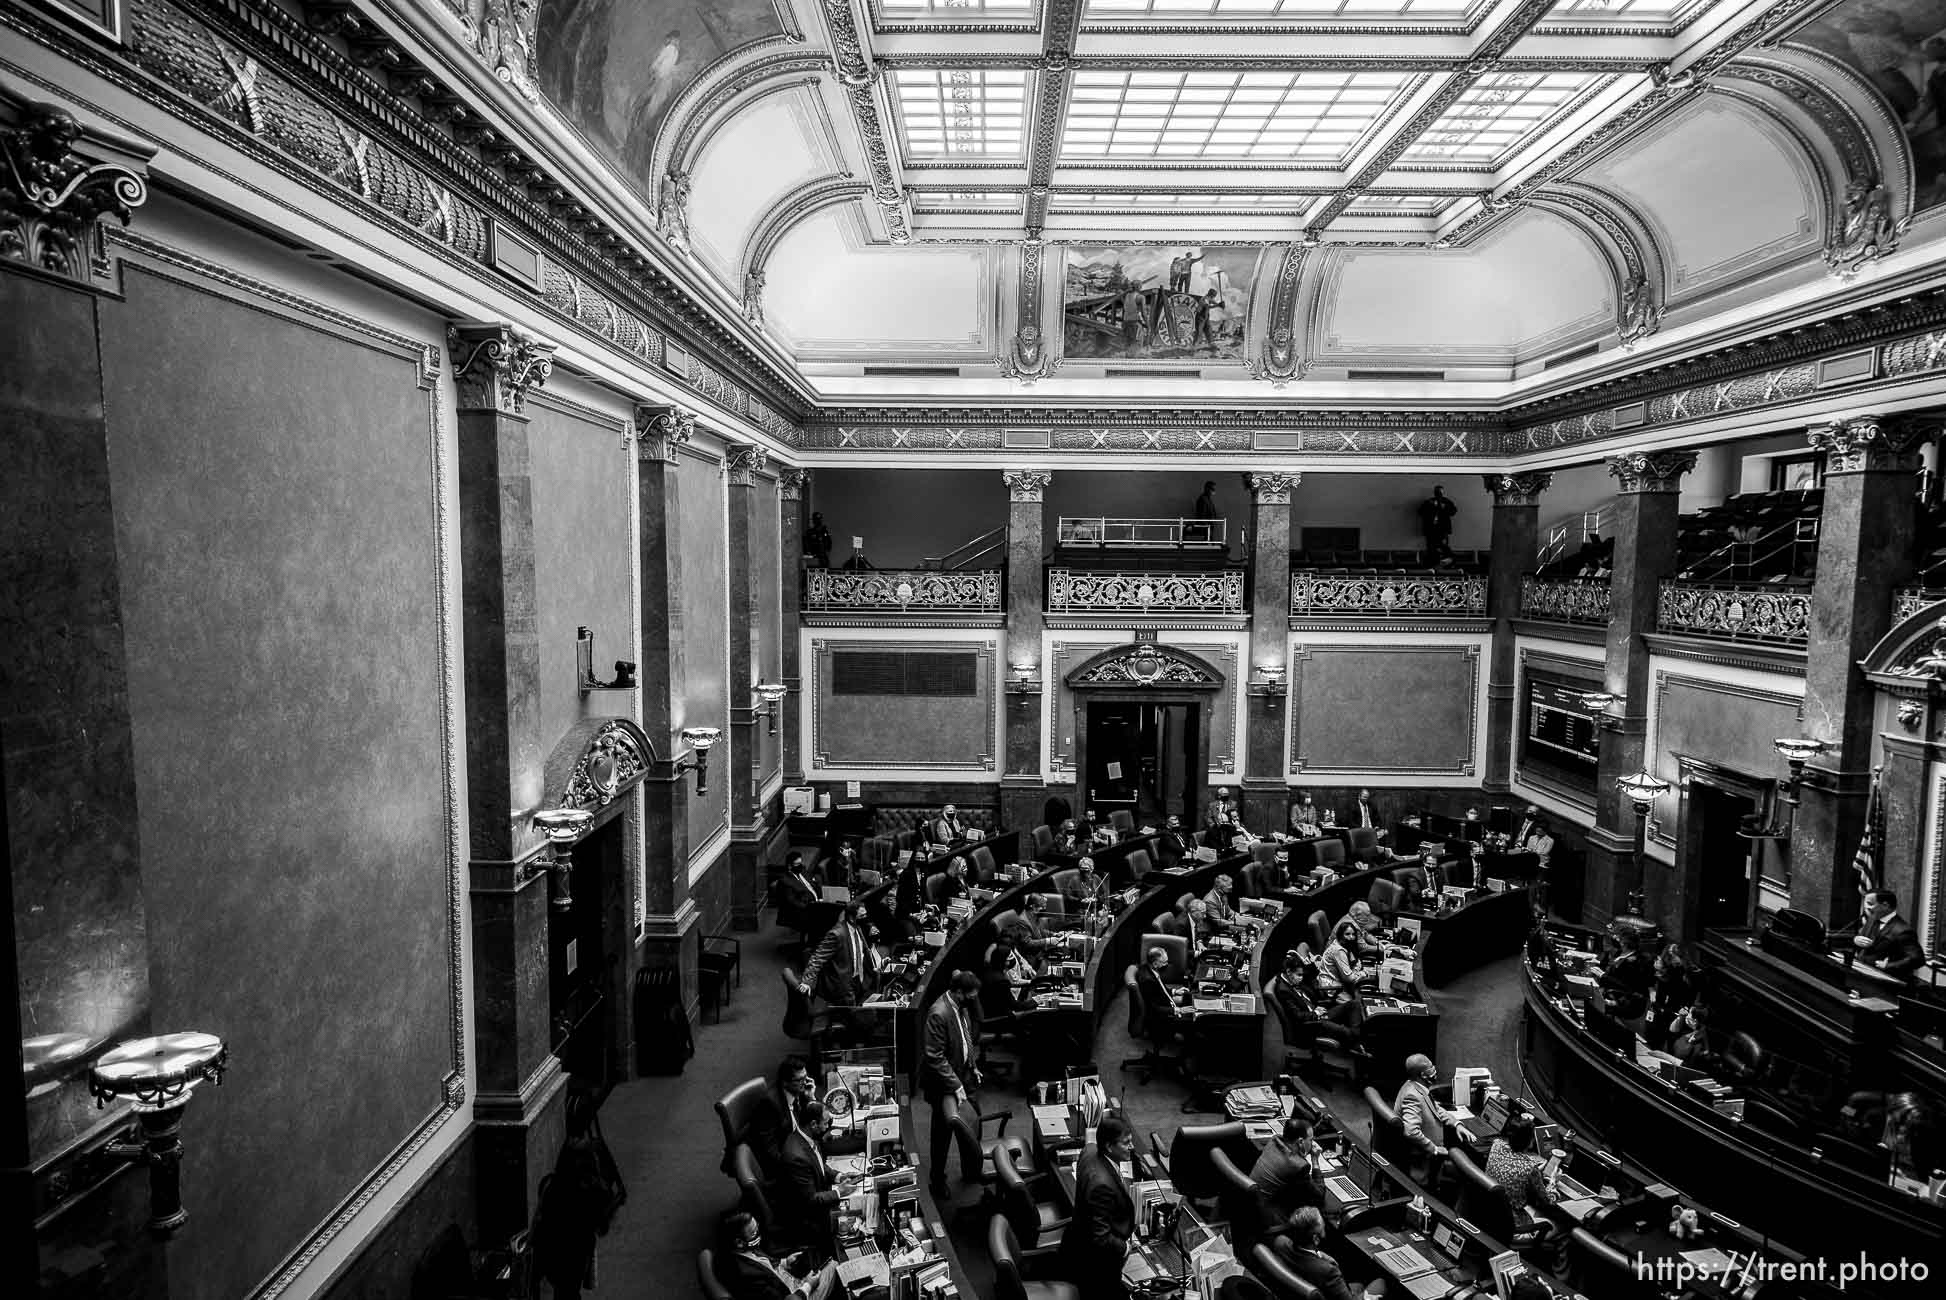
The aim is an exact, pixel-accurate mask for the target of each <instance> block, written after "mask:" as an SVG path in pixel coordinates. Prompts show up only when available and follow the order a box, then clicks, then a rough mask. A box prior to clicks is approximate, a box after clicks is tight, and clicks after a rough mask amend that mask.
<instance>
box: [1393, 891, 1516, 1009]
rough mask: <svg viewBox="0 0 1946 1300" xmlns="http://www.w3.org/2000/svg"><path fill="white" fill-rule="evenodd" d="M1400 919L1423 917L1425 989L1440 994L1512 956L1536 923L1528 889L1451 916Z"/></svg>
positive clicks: (1419, 957)
mask: <svg viewBox="0 0 1946 1300" xmlns="http://www.w3.org/2000/svg"><path fill="white" fill-rule="evenodd" d="M1400 915H1402V916H1411V915H1416V916H1418V917H1419V922H1420V927H1421V928H1420V938H1419V946H1418V951H1417V953H1416V954H1415V957H1416V962H1417V970H1418V974H1419V984H1420V987H1421V988H1439V987H1440V986H1442V985H1444V984H1449V983H1451V982H1452V981H1453V980H1454V979H1457V978H1458V977H1459V976H1461V975H1464V974H1465V973H1466V972H1468V971H1470V970H1474V969H1476V968H1478V967H1480V966H1484V965H1485V964H1486V963H1488V962H1490V961H1496V960H1498V959H1499V958H1502V957H1511V956H1513V955H1514V954H1515V953H1517V952H1519V951H1520V945H1521V943H1522V941H1523V940H1525V939H1526V937H1527V931H1528V930H1529V929H1530V928H1532V926H1533V923H1534V907H1533V903H1532V902H1531V901H1530V899H1529V897H1528V891H1527V890H1525V889H1508V890H1505V891H1503V892H1501V893H1498V894H1481V895H1479V896H1477V897H1475V898H1474V899H1472V900H1471V901H1470V902H1468V903H1467V904H1466V905H1465V906H1464V907H1461V908H1458V909H1457V910H1455V911H1451V912H1427V913H1407V912H1402V913H1400Z"/></svg>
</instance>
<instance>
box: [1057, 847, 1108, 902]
mask: <svg viewBox="0 0 1946 1300" xmlns="http://www.w3.org/2000/svg"><path fill="white" fill-rule="evenodd" d="M1061 892H1062V894H1064V895H1065V896H1066V897H1067V900H1068V911H1069V912H1082V911H1086V910H1087V909H1088V908H1090V907H1096V906H1099V905H1100V904H1101V901H1102V900H1103V898H1105V897H1106V896H1107V894H1108V878H1107V877H1106V876H1103V875H1101V874H1100V873H1099V872H1097V871H1096V870H1095V860H1094V859H1093V858H1088V857H1084V858H1082V859H1081V861H1079V862H1077V863H1075V864H1074V879H1073V880H1072V881H1071V882H1069V883H1068V885H1067V886H1066V887H1065V888H1063V889H1062V891H1061Z"/></svg>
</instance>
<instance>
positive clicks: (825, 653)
mask: <svg viewBox="0 0 1946 1300" xmlns="http://www.w3.org/2000/svg"><path fill="white" fill-rule="evenodd" d="M810 647H811V653H810V656H809V659H810V664H809V668H810V682H809V688H808V692H807V693H808V695H809V697H810V705H811V738H810V739H811V743H810V746H809V753H808V754H807V758H808V759H809V762H808V764H807V766H809V767H810V768H811V769H812V770H813V771H845V772H859V771H874V770H884V771H898V772H923V771H929V770H936V771H941V772H951V773H955V774H957V773H962V772H994V771H996V769H997V768H998V762H997V759H996V757H995V754H996V750H995V745H996V743H997V742H996V741H995V740H994V737H996V736H998V735H999V734H1000V723H1001V710H1002V707H1003V701H1004V698H1005V692H1004V691H1002V690H1001V689H1000V682H999V680H998V676H999V674H998V673H997V672H996V671H995V670H996V668H997V666H998V662H999V657H1000V646H999V642H997V641H995V640H993V639H992V638H990V637H987V638H983V639H980V640H964V641H949V640H938V641H898V640H889V639H885V638H882V637H881V638H875V637H872V636H871V635H869V632H868V630H865V629H861V630H860V632H859V633H858V634H857V635H856V636H823V637H817V638H814V639H813V640H812V641H811V643H810ZM853 650H882V651H891V652H895V653H901V654H904V653H911V652H914V651H929V650H930V651H945V652H950V653H956V654H972V655H974V656H975V657H976V658H977V660H978V662H979V671H978V681H979V695H980V697H981V699H982V702H983V704H984V712H985V727H984V729H983V730H982V733H981V736H982V740H981V743H982V745H983V746H984V748H983V749H982V750H980V751H978V752H976V753H974V754H972V755H970V756H968V757H966V758H963V759H959V758H956V759H943V760H942V759H930V758H929V759H928V760H927V761H925V762H914V761H904V760H899V759H893V758H887V757H879V756H874V755H859V756H856V757H850V758H847V757H841V758H840V759H839V761H837V762H835V763H834V762H833V761H832V752H831V751H832V746H831V742H830V739H829V733H828V731H827V728H828V727H829V726H830V719H829V718H828V717H827V716H826V711H827V708H828V702H829V700H830V698H831V692H830V682H831V676H832V671H831V656H832V654H833V653H834V652H838V651H853ZM907 698H911V697H907ZM956 779H963V778H956Z"/></svg>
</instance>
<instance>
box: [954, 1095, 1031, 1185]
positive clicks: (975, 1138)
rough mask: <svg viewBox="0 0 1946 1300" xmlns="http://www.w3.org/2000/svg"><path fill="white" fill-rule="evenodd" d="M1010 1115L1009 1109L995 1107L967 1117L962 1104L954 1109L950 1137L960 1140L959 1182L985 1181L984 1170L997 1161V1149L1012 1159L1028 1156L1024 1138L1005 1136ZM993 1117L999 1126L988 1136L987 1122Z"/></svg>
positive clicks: (1017, 1159)
mask: <svg viewBox="0 0 1946 1300" xmlns="http://www.w3.org/2000/svg"><path fill="white" fill-rule="evenodd" d="M1013 1117H1014V1113H1013V1112H1012V1111H1010V1110H996V1111H988V1112H986V1113H985V1114H982V1115H979V1116H977V1117H975V1118H974V1119H971V1120H969V1119H968V1118H967V1117H966V1112H965V1110H964V1109H963V1108H956V1109H955V1110H954V1112H953V1118H952V1120H951V1123H952V1126H953V1139H954V1141H956V1142H957V1143H958V1144H959V1164H960V1181H961V1182H967V1183H978V1182H984V1181H986V1178H987V1171H988V1170H989V1169H990V1168H992V1167H994V1166H997V1165H998V1164H999V1159H1000V1157H999V1155H998V1153H999V1152H1001V1151H1003V1150H1004V1151H1006V1152H1008V1153H1009V1154H1010V1155H1011V1156H1012V1158H1013V1159H1014V1160H1015V1161H1024V1160H1026V1159H1027V1158H1028V1156H1027V1142H1026V1139H1024V1138H1018V1137H1008V1136H1007V1123H1008V1121H1010V1120H1011V1119H1013ZM995 1120H998V1121H1000V1123H999V1126H998V1127H996V1128H995V1129H994V1130H993V1136H992V1137H987V1136H986V1126H987V1125H988V1124H991V1123H992V1122H993V1121H995Z"/></svg>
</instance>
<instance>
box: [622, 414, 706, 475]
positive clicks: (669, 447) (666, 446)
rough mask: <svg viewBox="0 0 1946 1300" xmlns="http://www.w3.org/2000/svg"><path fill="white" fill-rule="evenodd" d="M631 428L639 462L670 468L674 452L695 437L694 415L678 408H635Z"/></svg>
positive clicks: (675, 453)
mask: <svg viewBox="0 0 1946 1300" xmlns="http://www.w3.org/2000/svg"><path fill="white" fill-rule="evenodd" d="M634 427H635V445H636V454H637V455H638V457H639V458H640V459H642V460H659V461H665V462H667V463H668V464H671V465H673V464H675V463H676V456H677V453H678V452H679V451H680V450H681V449H682V448H684V447H686V446H688V445H689V443H690V441H691V440H692V439H694V438H695V436H696V415H695V412H693V411H686V410H684V409H683V408H682V407H680V406H637V407H636V408H635V426H634Z"/></svg>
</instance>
